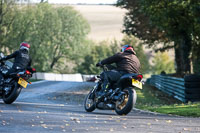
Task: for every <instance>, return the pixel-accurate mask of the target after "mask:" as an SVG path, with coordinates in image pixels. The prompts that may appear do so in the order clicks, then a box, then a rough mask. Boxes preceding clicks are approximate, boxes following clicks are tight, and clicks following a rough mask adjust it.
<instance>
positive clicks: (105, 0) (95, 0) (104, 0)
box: [36, 0, 117, 4]
mask: <svg viewBox="0 0 200 133" xmlns="http://www.w3.org/2000/svg"><path fill="white" fill-rule="evenodd" d="M36 1H40V0H36ZM116 1H117V0H48V2H49V3H63V4H77V3H85V4H114V3H116Z"/></svg>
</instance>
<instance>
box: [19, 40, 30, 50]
mask: <svg viewBox="0 0 200 133" xmlns="http://www.w3.org/2000/svg"><path fill="white" fill-rule="evenodd" d="M29 48H30V45H29V44H28V43H26V42H22V43H21V44H20V49H22V50H23V49H25V50H27V51H29Z"/></svg>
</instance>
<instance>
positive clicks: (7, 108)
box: [0, 81, 200, 133]
mask: <svg viewBox="0 0 200 133" xmlns="http://www.w3.org/2000/svg"><path fill="white" fill-rule="evenodd" d="M88 84H90V85H91V83H87V82H82V83H81V82H53V81H51V82H50V81H44V82H40V83H36V84H33V85H30V86H28V88H26V89H23V90H22V92H21V94H20V96H19V97H18V99H17V100H16V101H15V102H14V103H13V104H11V105H6V104H4V103H3V101H2V100H0V133H62V132H69V133H70V132H79V133H84V132H87V133H101V132H104V133H108V132H115V133H116V132H117V133H200V118H191V117H180V116H169V115H163V114H156V113H151V112H146V111H141V110H137V109H133V111H132V112H130V113H129V114H128V115H127V116H118V115H116V113H115V112H114V111H110V110H108V111H104V110H95V111H94V112H92V113H88V112H85V110H84V108H83V105H82V104H81V103H76V102H73V103H71V102H70V103H68V102H66V101H65V100H60V99H56V95H57V94H62V93H66V92H78V91H79V89H80V88H81V87H82V86H84V85H88Z"/></svg>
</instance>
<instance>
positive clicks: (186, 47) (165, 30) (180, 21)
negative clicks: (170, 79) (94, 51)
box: [118, 0, 200, 75]
mask: <svg viewBox="0 0 200 133" xmlns="http://www.w3.org/2000/svg"><path fill="white" fill-rule="evenodd" d="M134 3H137V6H135V4H134ZM118 5H119V6H121V7H123V8H126V9H128V10H129V14H128V16H130V17H129V21H128V22H129V23H128V24H129V27H126V23H127V22H126V21H125V24H124V25H125V29H128V28H129V29H130V30H132V29H133V31H137V30H140V29H141V28H138V27H139V26H142V27H155V29H156V30H155V31H158V32H157V33H155V40H151V39H150V42H151V41H152V44H153V45H154V44H155V45H157V42H164V43H163V44H164V46H162V49H164V50H165V49H167V48H174V49H175V60H176V64H177V73H178V74H180V75H182V74H184V73H190V72H191V71H190V70H191V69H190V53H191V50H192V47H193V42H194V39H193V37H195V38H199V35H197V34H196V33H197V29H196V28H194V27H199V25H200V23H199V21H197V20H199V14H198V13H197V11H199V8H198V7H199V5H200V2H199V1H195V0H173V1H165V0H118ZM134 10H138V12H139V13H138V12H133V11H134ZM131 15H132V16H134V15H135V16H138V17H140V16H142V15H143V16H148V17H147V18H148V19H140V21H139V22H138V25H139V26H138V27H137V26H135V25H133V26H132V25H130V23H133V24H134V23H135V22H136V21H135V19H136V20H137V17H136V18H134V19H133V18H132V17H131ZM197 18H198V19H197ZM125 20H126V19H125ZM128 24H127V25H128ZM143 25H145V26H143ZM130 27H132V29H131V28H130ZM150 31H151V30H149V31H147V33H148V32H150ZM125 32H126V31H125ZM138 32H139V31H138ZM160 33H162V34H160ZM146 35H149V36H151V34H142V35H138V34H136V35H135V36H137V37H139V38H140V39H142V40H145V39H147V40H148V38H147V37H145V36H146ZM140 36H143V37H140ZM160 36H162V39H160V38H159V37H160ZM149 38H151V37H149ZM168 42H173V43H168ZM152 44H151V45H152ZM151 45H150V46H151Z"/></svg>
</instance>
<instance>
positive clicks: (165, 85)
mask: <svg viewBox="0 0 200 133" xmlns="http://www.w3.org/2000/svg"><path fill="white" fill-rule="evenodd" d="M147 83H149V84H150V85H152V86H154V87H156V88H158V89H159V90H161V91H163V92H164V93H167V94H168V95H170V96H173V97H174V98H176V99H178V100H180V101H182V102H188V101H192V102H194V101H200V76H196V75H194V76H193V75H190V76H188V77H185V78H175V77H170V76H162V75H152V76H151V78H150V79H148V81H147Z"/></svg>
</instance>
